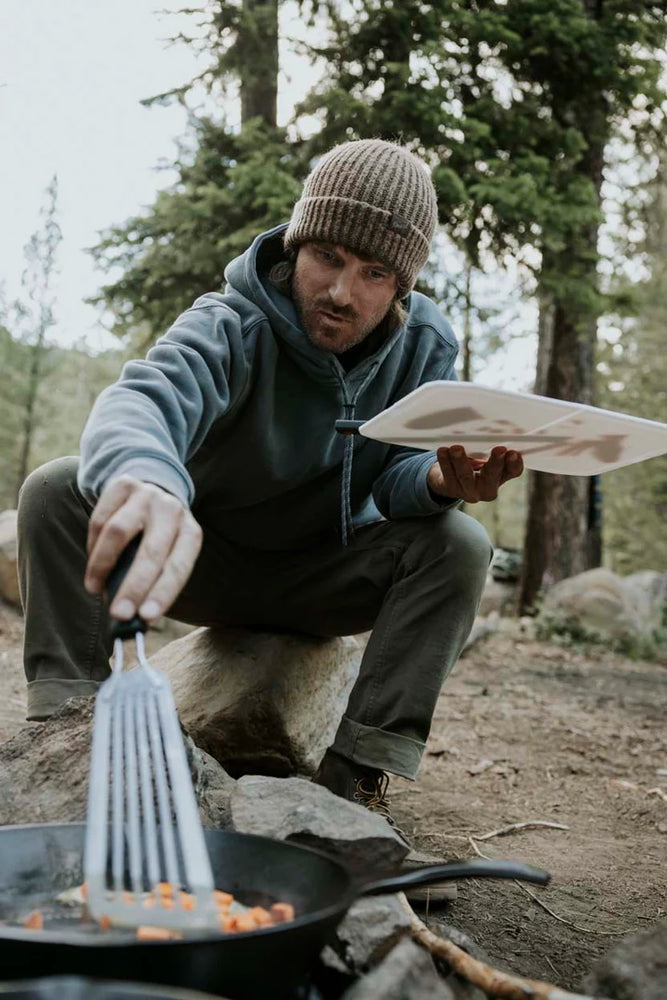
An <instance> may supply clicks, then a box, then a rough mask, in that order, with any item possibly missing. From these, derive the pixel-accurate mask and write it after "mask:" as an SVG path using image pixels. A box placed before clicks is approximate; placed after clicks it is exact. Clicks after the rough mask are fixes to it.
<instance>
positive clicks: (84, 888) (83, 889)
mask: <svg viewBox="0 0 667 1000" xmlns="http://www.w3.org/2000/svg"><path fill="white" fill-rule="evenodd" d="M80 888H81V895H82V896H83V898H84V899H88V885H87V883H86V882H83V883H82V885H81V887H80Z"/></svg>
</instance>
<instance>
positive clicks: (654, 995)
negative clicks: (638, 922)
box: [584, 920, 667, 1000]
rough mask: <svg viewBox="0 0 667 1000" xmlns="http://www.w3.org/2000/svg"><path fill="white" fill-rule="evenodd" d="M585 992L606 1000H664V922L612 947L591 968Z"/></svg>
mask: <svg viewBox="0 0 667 1000" xmlns="http://www.w3.org/2000/svg"><path fill="white" fill-rule="evenodd" d="M584 989H585V990H586V992H587V993H593V994H594V995H595V996H604V997H608V998H609V1000H665V997H667V920H661V921H660V922H659V923H657V924H655V925H654V926H653V927H651V928H649V929H648V930H646V931H642V933H641V934H636V935H633V936H632V937H627V938H624V939H623V940H622V941H619V942H618V944H615V945H614V946H613V948H612V949H611V950H610V951H608V952H607V954H606V955H603V957H602V958H601V959H599V960H598V961H597V962H596V964H595V965H594V966H593V968H592V970H591V972H590V973H589V975H588V976H587V977H586V979H585V981H584Z"/></svg>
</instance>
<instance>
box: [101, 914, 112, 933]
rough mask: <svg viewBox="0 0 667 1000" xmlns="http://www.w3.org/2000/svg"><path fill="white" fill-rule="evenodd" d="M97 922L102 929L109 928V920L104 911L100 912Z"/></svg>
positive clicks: (106, 929)
mask: <svg viewBox="0 0 667 1000" xmlns="http://www.w3.org/2000/svg"><path fill="white" fill-rule="evenodd" d="M98 924H99V925H100V927H101V928H102V930H103V931H108V930H109V929H110V928H111V920H110V918H109V917H107V915H106V913H103V914H102V916H101V917H100V919H99V920H98Z"/></svg>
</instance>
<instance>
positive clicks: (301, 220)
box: [285, 139, 438, 297]
mask: <svg viewBox="0 0 667 1000" xmlns="http://www.w3.org/2000/svg"><path fill="white" fill-rule="evenodd" d="M437 214H438V212H437V202H436V195H435V190H434V187H433V183H432V181H431V178H430V176H429V174H428V171H427V169H426V167H425V165H424V164H423V163H422V162H421V160H419V159H417V157H416V156H414V155H413V154H412V153H411V152H410V151H409V150H407V149H405V147H404V146H399V145H397V144H396V143H393V142H385V141H384V140H383V139H360V140H358V141H355V142H346V143H343V145H341V146H335V147H334V148H333V149H332V150H330V151H329V152H328V153H327V154H326V155H325V156H323V157H322V159H321V160H319V161H318V163H317V164H316V166H315V168H314V170H313V171H312V172H311V173H310V175H309V176H308V178H307V179H306V183H305V185H304V189H303V194H302V196H301V199H300V200H299V201H298V202H297V203H296V205H295V206H294V211H293V213H292V219H291V222H290V224H289V227H288V229H287V232H286V233H285V246H286V247H287V248H290V247H298V246H299V245H300V244H301V243H307V242H308V241H310V240H321V241H322V242H324V243H335V244H338V245H340V246H344V247H346V248H347V249H348V250H351V251H352V252H353V253H355V252H356V253H359V254H363V255H366V256H368V257H372V258H375V259H377V260H380V261H382V262H383V263H385V264H386V265H387V266H388V267H391V268H392V270H393V271H395V272H396V275H397V277H398V294H399V297H402V296H404V295H407V293H408V292H409V291H410V289H411V288H412V287H413V285H414V283H415V281H416V280H417V275H418V274H419V271H420V270H421V268H422V267H423V266H424V264H425V263H426V260H427V258H428V253H429V248H430V245H431V240H432V238H433V232H434V230H435V225H436V222H437Z"/></svg>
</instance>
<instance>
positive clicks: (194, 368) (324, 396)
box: [19, 140, 523, 815]
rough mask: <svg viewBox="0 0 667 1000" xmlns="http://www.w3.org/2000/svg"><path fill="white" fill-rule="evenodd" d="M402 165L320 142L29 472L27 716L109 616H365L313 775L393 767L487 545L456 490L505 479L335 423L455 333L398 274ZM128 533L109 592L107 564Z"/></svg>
mask: <svg viewBox="0 0 667 1000" xmlns="http://www.w3.org/2000/svg"><path fill="white" fill-rule="evenodd" d="M436 218H437V211H436V195H435V191H434V188H433V185H432V182H431V179H430V176H429V174H428V171H427V169H426V167H425V166H424V164H422V163H421V161H420V160H418V159H417V158H416V157H415V156H413V155H412V154H411V153H410V152H408V151H407V150H406V149H405V148H403V147H401V146H399V145H396V144H393V143H388V142H384V141H381V140H363V141H358V142H350V143H346V144H344V145H342V146H338V147H336V148H334V149H333V150H331V151H330V152H329V153H328V154H327V155H326V156H324V157H323V158H322V159H321V160H320V161H319V162H318V163H317V165H316V166H315V168H314V170H313V171H312V173H311V174H310V176H309V177H308V179H307V181H306V184H305V188H304V191H303V196H302V198H301V199H300V201H298V202H297V204H296V205H295V207H294V212H293V215H292V218H291V221H290V222H289V224H288V225H286V226H285V225H283V226H279V227H277V228H276V229H273V230H271V231H270V232H267V233H264V234H263V235H261V236H259V237H257V239H256V240H255V241H254V242H253V244H252V246H251V247H250V248H249V249H248V250H247V251H246V252H245V253H244V254H243V255H242V256H240V257H238V258H237V259H236V260H233V261H232V262H231V263H230V264H229V266H228V267H227V270H226V272H225V280H226V285H225V288H224V291H222V292H211V293H209V294H206V295H203V296H202V297H201V298H199V299H197V301H196V302H195V303H194V305H193V306H192V308H191V309H188V310H187V311H186V312H185V313H183V315H181V316H180V317H179V318H178V319H177V320H176V322H175V323H174V325H173V326H172V327H171V329H170V330H169V331H168V332H167V333H166V334H165V335H164V336H163V337H161V338H160V339H159V340H158V341H157V344H156V345H155V347H153V348H152V349H151V350H150V351H149V352H148V355H147V357H146V359H145V360H138V361H131V362H129V363H128V364H126V365H125V367H124V369H123V372H122V374H121V376H120V378H119V380H118V381H117V382H116V383H115V384H114V385H112V386H110V387H109V388H108V389H106V390H105V391H104V392H103V393H102V394H101V396H100V397H99V399H98V400H97V402H96V403H95V405H94V407H93V410H92V412H91V414H90V417H89V419H88V422H87V425H86V428H85V430H84V433H83V438H82V441H81V457H80V459H76V458H65V459H58V460H56V461H54V462H50V463H49V464H48V465H46V466H43V467H42V468H40V469H38V470H37V471H36V472H34V473H32V475H31V476H29V477H28V479H27V481H26V483H25V484H24V487H23V490H22V494H21V500H20V507H19V553H20V575H21V590H22V595H23V601H24V607H25V615H26V630H25V670H26V676H27V681H28V718H29V719H45V718H48V717H49V716H50V715H51V714H52V713H53V712H54V711H55V710H56V709H57V708H58V706H59V705H60V704H61V703H62V702H63V701H65V699H67V698H69V697H72V696H76V695H90V694H93V693H94V692H95V691H96V690H97V688H98V686H99V685H100V683H101V682H102V681H103V680H104V679H105V678H106V677H107V675H108V672H109V666H108V662H109V655H110V643H109V638H108V629H107V618H108V613H109V610H110V613H111V614H112V615H113V616H114V617H115V618H118V619H121V620H124V619H129V618H131V617H133V615H134V614H135V612H136V613H138V614H139V615H140V616H141V617H142V618H144V619H145V620H146V621H148V622H150V621H153V620H154V619H156V618H158V617H159V616H161V615H164V614H168V615H170V616H172V617H174V618H177V619H179V620H181V621H185V622H189V623H192V624H196V625H219V624H234V625H246V626H256V627H261V628H264V629H267V630H271V629H277V630H280V631H285V630H295V631H307V632H309V633H312V634H316V635H321V636H338V635H348V634H351V633H359V632H365V631H368V630H372V632H371V636H370V640H369V642H368V645H367V647H366V650H365V653H364V657H363V661H362V664H361V669H360V672H359V677H358V680H357V681H356V683H355V685H354V688H353V690H352V693H351V695H350V699H349V704H348V706H347V710H346V712H345V715H344V716H343V718H342V720H341V722H340V726H339V728H338V732H337V734H336V737H335V740H334V742H333V745H332V746H331V748H330V749H329V750H328V751H327V753H326V755H325V757H324V759H323V761H322V763H321V765H320V768H319V770H318V772H317V774H316V775H315V779H314V780H315V781H317V782H319V783H321V784H323V785H325V786H327V787H328V788H329V789H331V790H332V791H333V792H334V793H336V794H337V795H340V796H343V797H344V798H348V799H355V800H357V801H359V802H362V803H364V804H366V805H369V806H372V807H373V808H380V809H381V810H383V809H384V812H385V815H386V805H385V789H386V772H391V773H393V774H398V775H402V776H403V777H406V778H412V779H414V778H415V776H416V774H417V770H418V767H419V762H420V759H421V756H422V753H423V751H424V747H425V744H426V739H427V737H428V733H429V728H430V725H431V717H432V715H433V711H434V708H435V704H436V700H437V698H438V695H439V692H440V689H441V687H442V684H443V682H444V680H445V678H446V677H447V675H448V673H449V672H450V670H451V669H452V667H453V665H454V663H455V662H456V659H457V657H458V655H459V653H460V651H461V648H462V647H463V644H464V642H465V640H466V638H467V636H468V634H469V632H470V629H471V626H472V623H473V619H474V617H475V613H476V609H477V606H478V602H479V598H480V595H481V592H482V588H483V586H484V582H485V577H486V572H487V568H488V564H489V559H490V556H491V547H490V544H489V540H488V538H487V535H486V533H485V531H484V529H483V528H482V527H481V525H480V524H479V523H478V522H477V521H476V520H474V519H473V518H471V517H469V516H468V515H466V514H464V513H462V512H461V511H460V510H459V509H458V507H459V506H460V502H461V500H465V501H467V502H470V503H474V502H476V501H479V500H493V499H494V498H495V497H496V495H497V492H498V488H499V487H500V485H501V484H502V483H503V482H505V481H506V480H508V479H512V478H514V477H515V476H518V475H520V474H521V472H522V469H523V463H522V459H521V456H520V455H519V454H517V453H516V452H507V451H506V449H504V448H495V449H494V450H493V452H492V454H491V456H490V457H489V459H488V460H487V461H486V462H485V463H480V462H478V461H473V460H471V459H469V458H468V457H467V455H466V453H465V451H464V450H463V448H460V447H451V448H446V447H443V448H441V449H440V450H439V451H438V452H437V453H435V452H423V451H416V450H413V449H409V448H404V447H394V446H391V445H387V444H383V443H381V442H379V441H372V440H369V439H367V438H363V437H358V438H353V437H342V436H341V435H340V434H338V433H337V432H336V429H335V425H336V421H337V420H338V419H340V418H347V419H353V418H354V417H355V416H358V417H363V418H364V419H368V418H370V417H372V416H373V415H374V414H376V413H378V412H380V411H381V410H383V409H385V408H386V407H387V406H390V405H391V404H392V403H394V402H396V400H398V399H400V398H401V397H403V396H405V395H406V394H407V393H409V392H411V391H412V390H413V389H416V388H417V387H418V386H420V385H422V384H423V383H424V382H428V381H432V380H434V379H455V378H456V375H455V371H454V362H455V359H456V354H457V345H456V339H455V337H454V335H453V333H452V330H451V327H450V326H449V323H448V322H447V321H446V320H445V318H444V317H443V315H442V314H441V312H440V310H439V309H438V308H437V307H436V305H435V304H434V303H433V302H432V301H430V300H429V299H428V298H426V297H425V296H423V295H421V294H418V293H416V292H414V291H412V289H413V286H414V283H415V281H416V278H417V275H418V273H419V271H420V269H421V267H422V266H423V265H424V263H425V262H426V260H427V257H428V253H429V247H430V244H431V240H432V237H433V233H434V229H435V225H436ZM139 534H141V535H142V541H141V544H140V547H139V550H138V553H137V555H136V557H135V559H134V562H133V564H132V567H131V569H130V571H129V573H128V575H127V577H126V579H125V581H124V583H123V585H122V587H121V588H120V591H119V592H118V594H117V595H116V597H115V599H114V601H113V603H112V604H111V607H110V609H109V610H108V609H107V607H106V603H105V601H104V598H103V594H104V590H105V585H106V580H107V576H108V574H109V571H110V570H111V568H112V567H113V566H114V565H115V563H116V561H117V559H118V557H119V555H120V553H121V552H122V551H123V549H124V548H125V547H126V546H127V544H128V543H129V542H130V540H131V539H132V538H134V537H135V536H137V535H139Z"/></svg>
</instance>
